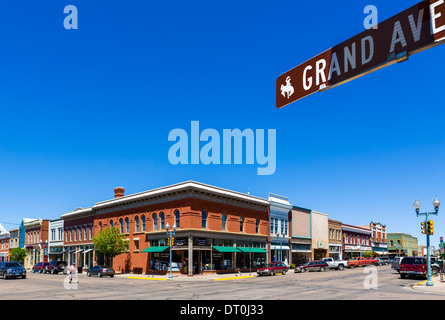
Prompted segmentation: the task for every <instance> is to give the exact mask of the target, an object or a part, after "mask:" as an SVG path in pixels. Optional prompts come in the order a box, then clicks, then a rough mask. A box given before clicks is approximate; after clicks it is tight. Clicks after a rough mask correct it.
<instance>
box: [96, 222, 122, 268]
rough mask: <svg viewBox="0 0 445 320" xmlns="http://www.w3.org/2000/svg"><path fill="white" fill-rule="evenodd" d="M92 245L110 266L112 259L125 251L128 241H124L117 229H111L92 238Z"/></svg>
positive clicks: (102, 231)
mask: <svg viewBox="0 0 445 320" xmlns="http://www.w3.org/2000/svg"><path fill="white" fill-rule="evenodd" d="M93 244H94V246H95V247H96V251H97V252H100V253H103V254H104V255H105V257H106V258H107V261H108V259H109V261H110V265H112V263H113V258H114V257H116V256H118V255H120V254H122V253H124V252H125V251H126V249H127V245H128V241H125V240H124V235H122V234H121V233H120V232H119V229H118V228H116V227H113V228H111V229H108V228H107V229H104V230H101V231H99V234H98V235H97V236H96V237H94V238H93Z"/></svg>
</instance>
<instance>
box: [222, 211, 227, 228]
mask: <svg viewBox="0 0 445 320" xmlns="http://www.w3.org/2000/svg"><path fill="white" fill-rule="evenodd" d="M221 220H222V226H221V229H222V230H223V231H226V225H227V217H226V215H225V214H224V213H223V214H222V216H221Z"/></svg>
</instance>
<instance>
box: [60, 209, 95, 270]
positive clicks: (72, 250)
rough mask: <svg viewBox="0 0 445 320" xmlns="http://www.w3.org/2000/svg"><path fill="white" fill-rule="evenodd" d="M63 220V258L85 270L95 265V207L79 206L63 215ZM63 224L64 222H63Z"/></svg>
mask: <svg viewBox="0 0 445 320" xmlns="http://www.w3.org/2000/svg"><path fill="white" fill-rule="evenodd" d="M61 219H62V220H63V230H64V232H63V251H62V252H58V254H60V253H61V254H62V257H63V260H64V261H65V262H67V264H68V265H71V264H72V263H75V264H76V266H78V267H80V268H82V269H83V270H85V269H88V268H89V267H91V266H93V265H94V246H93V219H94V214H93V209H92V208H77V209H75V210H74V211H71V212H67V213H65V214H63V215H62V216H61ZM61 225H62V224H61Z"/></svg>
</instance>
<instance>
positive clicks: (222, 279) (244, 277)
mask: <svg viewBox="0 0 445 320" xmlns="http://www.w3.org/2000/svg"><path fill="white" fill-rule="evenodd" d="M246 278H253V276H241V277H230V278H220V279H213V280H215V281H224V280H237V279H246Z"/></svg>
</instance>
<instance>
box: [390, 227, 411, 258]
mask: <svg viewBox="0 0 445 320" xmlns="http://www.w3.org/2000/svg"><path fill="white" fill-rule="evenodd" d="M386 236H387V244H388V252H389V255H390V256H393V257H394V256H417V255H418V243H417V238H416V237H413V236H412V235H410V234H407V233H396V232H394V233H388V234H387V235H386Z"/></svg>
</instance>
